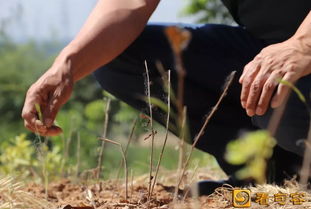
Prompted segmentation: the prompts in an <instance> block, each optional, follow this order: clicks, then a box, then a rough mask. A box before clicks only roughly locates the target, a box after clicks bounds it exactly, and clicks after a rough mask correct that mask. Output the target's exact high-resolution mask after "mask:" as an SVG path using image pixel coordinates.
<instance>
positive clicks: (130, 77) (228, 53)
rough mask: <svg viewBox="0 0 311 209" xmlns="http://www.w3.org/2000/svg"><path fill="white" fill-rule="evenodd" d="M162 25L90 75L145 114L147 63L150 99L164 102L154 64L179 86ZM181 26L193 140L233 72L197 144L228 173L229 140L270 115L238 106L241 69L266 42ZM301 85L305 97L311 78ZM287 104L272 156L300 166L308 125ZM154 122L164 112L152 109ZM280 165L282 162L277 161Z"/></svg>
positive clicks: (227, 29)
mask: <svg viewBox="0 0 311 209" xmlns="http://www.w3.org/2000/svg"><path fill="white" fill-rule="evenodd" d="M164 27H165V26H163V25H149V26H147V27H146V28H145V30H144V31H143V33H142V34H141V35H140V36H139V37H138V39H137V40H136V41H135V42H134V43H133V44H132V45H131V46H130V47H128V49H126V50H125V51H124V52H123V53H122V54H121V55H120V56H119V57H117V58H116V59H115V60H113V61H112V62H111V63H109V64H108V65H106V66H103V67H102V68H100V69H98V70H97V71H96V72H95V73H94V74H95V77H96V79H97V80H98V82H99V83H100V85H101V86H102V88H103V89H105V90H107V91H108V92H110V93H111V94H113V95H115V96H116V97H118V98H119V99H121V100H123V101H124V102H126V103H128V104H129V105H131V106H133V107H135V108H137V109H139V110H141V111H145V112H148V108H147V105H146V103H145V102H144V101H143V100H142V99H141V98H142V96H143V95H145V77H144V73H145V67H144V61H145V60H146V61H147V63H148V66H149V71H150V80H151V81H152V85H151V94H152V96H154V97H158V98H160V99H165V93H164V91H163V87H162V81H161V76H160V74H159V72H158V70H157V68H156V66H155V63H156V61H160V62H161V63H162V64H163V65H164V68H165V69H166V70H167V69H171V70H172V85H173V86H174V87H175V89H176V86H177V79H176V71H175V67H174V58H173V54H172V50H171V48H170V45H169V43H168V40H167V38H166V37H165V35H164V33H163V29H164ZM183 27H185V28H186V29H188V30H189V31H191V33H192V40H191V42H190V44H189V46H188V47H187V49H186V50H185V51H184V53H183V62H184V65H185V68H186V71H187V72H186V73H187V74H186V78H185V92H184V103H185V105H186V106H187V110H188V114H187V117H188V120H189V126H190V132H191V135H192V136H195V135H196V134H197V133H198V131H199V129H200V128H201V126H202V124H203V122H204V116H205V115H206V114H207V113H208V112H209V111H210V110H211V107H212V106H214V105H215V103H216V101H217V100H218V98H219V96H220V94H221V92H222V86H223V84H224V81H225V78H226V76H227V75H228V74H230V72H231V71H234V70H235V71H237V76H236V78H235V80H234V82H233V85H232V87H231V88H230V90H229V92H228V95H227V97H226V98H225V99H224V101H223V103H222V104H221V107H220V109H219V110H218V111H217V113H216V114H215V116H214V117H213V118H212V120H211V121H210V123H209V125H208V126H207V129H206V131H205V134H204V135H203V136H202V138H201V139H200V141H199V143H198V144H197V148H198V149H200V150H203V151H205V152H208V153H210V154H212V155H214V156H215V157H216V159H217V160H218V163H219V164H220V166H221V167H222V168H223V170H224V171H225V172H226V173H228V174H231V173H233V172H234V171H235V170H236V169H237V168H238V167H237V166H232V165H229V164H228V163H227V162H225V160H224V158H223V156H224V152H225V148H226V144H227V142H228V141H230V140H233V139H235V138H236V137H237V136H238V135H239V133H240V132H241V131H243V130H254V129H258V128H265V127H266V126H267V123H268V121H269V118H270V116H271V111H269V112H268V113H267V114H266V115H265V116H263V117H254V118H250V117H248V116H247V115H246V113H245V111H244V110H243V108H242V107H241V105H240V99H239V98H240V91H241V86H240V84H239V83H238V78H239V76H240V75H241V73H242V70H243V67H244V66H245V65H246V64H247V63H248V62H250V61H251V60H252V59H253V58H254V57H255V56H256V55H257V54H258V53H259V52H260V51H261V49H262V48H264V47H265V46H266V45H267V44H265V42H264V41H262V40H258V39H256V38H254V37H252V36H251V35H250V34H249V33H248V32H247V31H245V30H244V29H243V28H241V27H231V26H225V25H213V24H208V25H186V26H183ZM303 82H304V84H303V85H302V86H303V87H304V88H303V91H304V93H305V92H310V84H308V85H307V83H308V82H309V83H310V76H308V77H307V79H305V81H303ZM309 101H310V100H308V102H309ZM292 103H293V104H292ZM290 104H291V106H290V108H287V110H286V112H285V116H286V117H287V118H288V119H286V120H284V122H283V123H282V124H281V126H280V128H279V130H278V134H277V140H278V144H279V145H280V146H277V147H276V151H275V154H274V159H277V158H280V159H282V162H284V159H287V163H286V164H284V165H283V166H285V167H286V168H287V167H288V166H289V165H297V164H300V161H301V157H300V156H298V155H302V154H303V153H302V148H301V147H298V146H296V142H297V140H299V139H302V138H306V135H307V130H308V126H309V118H308V114H307V113H306V110H305V109H304V105H303V104H301V103H300V102H299V100H298V99H297V98H296V97H292V98H291V99H290ZM295 105H296V106H295ZM298 113H299V114H298ZM154 118H155V119H156V120H157V121H159V122H163V121H164V120H165V113H163V112H161V111H157V110H154ZM287 120H288V121H287ZM282 121H283V120H282ZM281 147H282V148H281ZM285 150H288V151H290V152H288V151H285ZM294 153H296V154H294ZM297 154H298V155H297ZM276 161H278V160H276ZM292 161H293V162H292ZM280 164H282V163H281V162H279V165H280ZM280 166H281V165H280ZM285 167H284V169H283V168H280V171H281V170H286V168H285ZM280 171H278V172H280ZM286 172H288V173H290V171H286ZM291 173H292V172H291ZM277 175H279V174H277Z"/></svg>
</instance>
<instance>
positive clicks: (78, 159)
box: [76, 132, 81, 178]
mask: <svg viewBox="0 0 311 209" xmlns="http://www.w3.org/2000/svg"><path fill="white" fill-rule="evenodd" d="M77 140H78V144H77V168H76V177H77V178H78V177H79V171H80V156H81V154H80V151H81V138H80V132H78V136H77Z"/></svg>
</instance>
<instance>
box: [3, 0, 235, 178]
mask: <svg viewBox="0 0 311 209" xmlns="http://www.w3.org/2000/svg"><path fill="white" fill-rule="evenodd" d="M96 2H97V1H96V0H88V1H85V0H46V1H40V0H27V1H22V0H10V1H5V0H0V95H1V96H0V114H1V120H0V133H1V135H0V173H4V174H7V173H10V174H18V175H19V174H23V175H25V176H33V175H38V176H42V175H41V174H40V171H38V170H37V169H36V166H38V165H39V164H40V160H42V159H41V158H40V156H41V157H42V154H40V153H39V154H38V150H39V149H38V144H40V143H41V142H46V150H45V154H44V156H45V157H44V160H45V161H46V163H47V165H48V166H45V169H49V171H48V172H49V173H50V175H51V176H53V175H55V176H56V175H63V176H64V175H70V173H71V172H76V173H77V174H80V173H83V171H85V170H88V169H92V168H95V167H96V165H97V159H98V153H99V151H98V150H99V148H100V143H101V142H99V141H98V140H97V137H98V136H102V135H103V133H104V132H105V130H104V129H105V128H104V127H105V126H104V121H105V117H107V116H106V115H105V108H106V106H107V101H108V100H111V105H110V110H109V120H108V125H107V137H108V138H109V139H113V140H117V141H119V142H121V143H122V144H124V146H125V145H126V144H127V141H128V140H127V139H128V138H129V135H130V133H131V130H132V126H133V124H134V121H136V120H137V121H138V122H137V126H136V127H135V130H134V133H133V140H132V142H131V145H130V146H129V150H128V161H129V166H130V167H131V169H133V170H134V171H135V174H136V175H139V174H141V173H145V172H147V171H148V168H149V167H148V159H149V157H148V156H149V153H150V150H149V148H148V140H143V139H144V137H145V135H146V134H148V131H150V130H149V128H148V125H147V123H148V121H147V119H146V118H145V117H142V116H141V115H140V113H138V112H137V111H136V110H134V109H132V108H131V107H129V106H127V105H126V104H124V103H122V102H120V101H118V100H116V99H115V98H113V97H112V96H110V95H107V94H106V93H105V92H103V91H102V90H101V89H100V88H99V86H98V85H97V83H96V82H95V80H94V79H93V78H92V77H91V76H89V77H87V78H85V79H83V80H82V81H80V82H79V83H78V84H77V85H76V86H75V91H74V94H73V96H72V99H71V100H70V102H69V103H67V104H66V105H65V106H64V108H63V109H62V110H61V112H60V113H59V115H58V117H57V123H58V124H59V125H60V126H61V127H62V128H63V130H64V133H63V134H62V135H61V136H59V137H53V138H49V139H42V138H41V137H39V136H36V135H34V134H32V133H30V132H28V131H27V130H26V129H25V128H24V127H23V122H22V120H21V117H20V115H21V109H22V106H23V101H24V96H25V93H26V91H27V89H28V87H29V86H30V85H31V83H33V82H34V81H36V79H38V78H39V76H40V75H41V74H42V73H43V72H44V71H45V70H47V69H48V67H49V66H50V65H51V63H52V62H53V59H54V58H55V56H56V55H57V53H58V52H59V51H60V50H61V49H62V48H63V47H64V46H65V45H66V44H67V43H68V42H69V41H70V40H72V39H73V38H74V36H75V34H76V33H77V32H78V31H79V28H80V27H81V26H82V25H83V23H84V21H85V19H86V18H87V16H88V14H89V13H90V11H91V10H92V8H93V7H94V5H95V4H96ZM150 21H151V22H176V23H180V22H183V23H196V22H201V23H208V22H209V23H227V24H233V21H232V19H231V17H230V16H229V15H228V12H227V11H226V9H225V8H224V7H223V6H222V4H221V3H220V0H183V1H182V0H166V1H165V0H162V1H161V3H160V5H159V7H158V9H157V10H156V12H155V13H154V15H153V16H152V17H151V19H150ZM156 128H157V129H159V133H160V134H158V136H157V138H160V139H156V140H158V141H159V142H158V143H157V144H161V143H162V141H163V138H164V137H163V134H162V135H161V127H160V126H159V125H157V126H156ZM162 132H163V129H162ZM172 138H173V137H172ZM146 141H147V142H146ZM107 146H110V145H107ZM177 146H178V140H177V139H171V140H170V145H169V147H168V148H167V150H169V151H166V152H165V157H164V158H163V159H164V162H163V164H162V165H163V167H164V168H165V169H176V167H177V163H176V162H177V161H178V151H177V148H176V147H177ZM156 149H157V151H158V150H159V149H160V147H158V148H156ZM133 150H135V151H133ZM103 159H104V163H103V165H104V170H103V175H102V176H103V177H104V178H109V176H111V175H113V172H115V169H113V168H116V167H117V166H118V165H119V163H120V160H121V155H120V153H118V152H117V151H116V149H114V148H113V149H105V152H104V157H103ZM194 159H196V160H197V161H198V164H200V165H206V164H207V162H212V160H211V159H212V158H211V157H210V156H208V155H205V154H202V153H200V152H199V151H196V153H195V154H194ZM213 162H214V161H213ZM26 171H27V172H26Z"/></svg>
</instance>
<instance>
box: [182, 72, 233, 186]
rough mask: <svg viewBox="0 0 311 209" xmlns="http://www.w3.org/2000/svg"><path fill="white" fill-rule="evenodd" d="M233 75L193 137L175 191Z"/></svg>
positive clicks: (229, 77)
mask: <svg viewBox="0 0 311 209" xmlns="http://www.w3.org/2000/svg"><path fill="white" fill-rule="evenodd" d="M235 74H236V71H233V72H232V73H231V74H230V75H229V76H228V79H227V81H226V83H225V88H224V90H223V92H222V94H221V96H220V97H219V99H218V101H217V103H216V105H215V106H214V107H213V108H212V110H211V112H210V113H209V114H208V116H207V117H206V119H205V121H204V124H203V126H202V127H201V129H200V131H199V133H198V134H197V135H196V136H195V138H194V140H193V141H194V142H193V144H192V146H191V150H190V153H189V155H188V157H187V160H186V162H185V164H184V167H183V170H182V173H181V177H180V179H179V182H178V184H177V189H179V186H180V184H181V182H182V180H183V177H184V175H185V172H186V168H187V167H188V164H189V161H190V158H191V156H192V153H193V150H194V148H195V146H196V145H197V143H198V141H199V139H200V138H201V136H202V135H203V134H204V131H205V129H206V126H207V124H208V123H209V121H210V120H211V118H212V117H213V116H214V114H215V113H216V111H217V110H218V108H219V105H220V104H221V102H222V101H223V99H224V98H225V96H226V95H227V93H228V89H229V87H230V85H231V83H232V81H233V79H234V77H235Z"/></svg>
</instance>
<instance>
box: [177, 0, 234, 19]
mask: <svg viewBox="0 0 311 209" xmlns="http://www.w3.org/2000/svg"><path fill="white" fill-rule="evenodd" d="M187 2H188V4H187V6H186V7H185V8H184V9H183V11H182V15H183V16H193V15H196V17H197V21H196V22H199V23H224V24H233V22H234V21H233V20H232V17H231V15H230V14H229V12H228V10H227V9H226V8H225V6H224V5H223V4H222V3H221V1H220V0H187Z"/></svg>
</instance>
